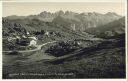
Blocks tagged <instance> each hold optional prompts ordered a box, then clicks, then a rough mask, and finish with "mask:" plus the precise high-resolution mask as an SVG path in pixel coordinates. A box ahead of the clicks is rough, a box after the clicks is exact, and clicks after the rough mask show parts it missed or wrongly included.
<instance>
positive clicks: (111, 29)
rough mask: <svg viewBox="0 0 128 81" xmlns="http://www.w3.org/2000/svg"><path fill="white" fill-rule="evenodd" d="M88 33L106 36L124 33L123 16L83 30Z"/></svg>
mask: <svg viewBox="0 0 128 81" xmlns="http://www.w3.org/2000/svg"><path fill="white" fill-rule="evenodd" d="M85 32H88V33H90V34H93V35H96V36H98V37H103V38H108V37H113V36H116V35H120V34H124V33H125V17H122V18H120V19H118V20H115V21H113V22H110V23H108V24H106V25H103V26H99V27H97V28H89V29H87V30H85Z"/></svg>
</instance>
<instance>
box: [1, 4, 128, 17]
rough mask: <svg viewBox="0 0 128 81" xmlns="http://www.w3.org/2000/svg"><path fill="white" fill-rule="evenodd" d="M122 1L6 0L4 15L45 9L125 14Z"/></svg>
mask: <svg viewBox="0 0 128 81" xmlns="http://www.w3.org/2000/svg"><path fill="white" fill-rule="evenodd" d="M124 5H125V4H124V3H122V2H76V3H74V2H4V3H3V6H2V8H3V9H2V14H3V17H5V16H10V15H18V16H27V15H36V14H39V13H41V12H43V11H48V12H56V11H59V10H63V11H67V10H68V11H73V12H76V13H82V12H98V13H102V14H105V13H107V12H115V13H117V14H119V15H124V13H125V7H124Z"/></svg>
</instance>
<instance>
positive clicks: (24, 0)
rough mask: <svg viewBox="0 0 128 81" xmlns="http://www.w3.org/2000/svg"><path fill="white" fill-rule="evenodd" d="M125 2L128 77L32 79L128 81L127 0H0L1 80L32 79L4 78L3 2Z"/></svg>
mask: <svg viewBox="0 0 128 81" xmlns="http://www.w3.org/2000/svg"><path fill="white" fill-rule="evenodd" d="M121 1H122V2H124V3H125V26H126V27H125V28H126V29H125V33H126V79H31V80H48V81H60V80H63V81H67V80H71V81H74V80H75V81H85V80H86V81H127V80H128V74H127V73H128V65H127V62H128V59H127V49H128V41H127V39H128V36H127V33H128V30H127V26H128V24H127V0H107V1H104V0H28V1H27V0H2V1H1V0H0V12H1V13H0V45H1V46H0V57H1V59H0V66H1V68H0V73H1V75H0V78H1V79H0V80H14V81H17V80H25V81H27V80H30V79H2V2H121Z"/></svg>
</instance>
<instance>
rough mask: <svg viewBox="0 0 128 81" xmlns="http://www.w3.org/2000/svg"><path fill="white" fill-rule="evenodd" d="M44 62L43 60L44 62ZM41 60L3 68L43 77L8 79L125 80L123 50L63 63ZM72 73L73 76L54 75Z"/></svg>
mask: <svg viewBox="0 0 128 81" xmlns="http://www.w3.org/2000/svg"><path fill="white" fill-rule="evenodd" d="M44 61H45V60H44ZM44 61H43V60H42V61H40V62H37V63H33V64H31V65H22V64H21V65H14V66H6V67H4V68H3V72H4V77H7V75H8V73H44V74H49V73H50V74H51V73H53V75H44V76H14V77H9V78H125V48H124V47H107V48H104V49H97V50H92V51H90V52H83V54H82V55H79V56H75V57H71V58H68V59H66V60H65V61H64V62H63V63H60V64H55V63H45V62H44ZM54 73H72V74H73V75H70V76H69V75H54Z"/></svg>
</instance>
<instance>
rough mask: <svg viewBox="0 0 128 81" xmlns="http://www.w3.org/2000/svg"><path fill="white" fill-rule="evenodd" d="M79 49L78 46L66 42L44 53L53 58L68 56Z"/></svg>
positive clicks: (71, 42)
mask: <svg viewBox="0 0 128 81" xmlns="http://www.w3.org/2000/svg"><path fill="white" fill-rule="evenodd" d="M79 48H80V47H79V45H78V44H77V43H76V42H74V41H68V42H64V41H61V42H59V43H57V44H56V45H54V46H51V47H50V48H48V49H47V50H46V51H45V52H46V53H49V54H51V55H53V56H56V57H59V56H63V55H66V54H69V53H71V52H73V51H75V50H77V49H79Z"/></svg>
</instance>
